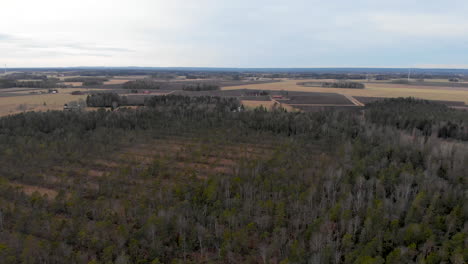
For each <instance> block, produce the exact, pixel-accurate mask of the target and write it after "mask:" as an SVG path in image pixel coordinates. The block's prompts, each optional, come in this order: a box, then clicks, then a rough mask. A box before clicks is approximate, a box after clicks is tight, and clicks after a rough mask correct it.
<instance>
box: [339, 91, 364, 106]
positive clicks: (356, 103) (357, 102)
mask: <svg viewBox="0 0 468 264" xmlns="http://www.w3.org/2000/svg"><path fill="white" fill-rule="evenodd" d="M343 95H344V96H345V97H346V98H348V100H350V101H351V102H352V103H353V104H354V105H357V106H364V104H363V103H361V102H359V101H358V100H356V98H354V97H352V96H351V95H347V94H343Z"/></svg>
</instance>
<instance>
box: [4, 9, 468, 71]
mask: <svg viewBox="0 0 468 264" xmlns="http://www.w3.org/2000/svg"><path fill="white" fill-rule="evenodd" d="M0 10H1V11H2V12H1V15H0V64H5V63H6V64H7V66H8V67H34V66H39V67H53V66H161V67H166V66H187V67H196V66H200V67H348V66H353V67H444V68H446V67H450V68H468V15H467V14H468V1H467V0H445V1H440V0H352V1H350V0H327V1H323V0H320V1H318V0H286V1H283V0H231V1H227V0H0Z"/></svg>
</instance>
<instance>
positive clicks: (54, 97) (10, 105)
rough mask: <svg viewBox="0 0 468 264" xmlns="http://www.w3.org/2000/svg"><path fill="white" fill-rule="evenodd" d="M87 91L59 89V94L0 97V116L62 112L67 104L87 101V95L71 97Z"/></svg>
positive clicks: (82, 89)
mask: <svg viewBox="0 0 468 264" xmlns="http://www.w3.org/2000/svg"><path fill="white" fill-rule="evenodd" d="M86 90H88V89H85V88H73V89H62V88H60V89H58V91H59V93H58V94H32V95H24V96H15V97H0V116H5V115H10V114H17V113H21V112H25V111H47V110H62V109H63V105H64V104H66V103H69V102H71V101H77V100H79V99H86V95H71V93H72V92H73V91H86ZM44 91H47V90H44ZM21 93H27V92H21ZM44 103H45V105H44Z"/></svg>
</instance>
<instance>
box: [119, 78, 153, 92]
mask: <svg viewBox="0 0 468 264" xmlns="http://www.w3.org/2000/svg"><path fill="white" fill-rule="evenodd" d="M123 88H124V89H129V90H154V89H161V83H159V82H155V81H153V80H151V79H143V80H135V81H129V82H126V83H124V84H123Z"/></svg>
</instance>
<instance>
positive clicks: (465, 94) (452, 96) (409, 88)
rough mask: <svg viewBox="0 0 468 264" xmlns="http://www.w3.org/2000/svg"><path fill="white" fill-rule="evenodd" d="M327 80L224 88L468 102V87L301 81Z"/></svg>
mask: <svg viewBox="0 0 468 264" xmlns="http://www.w3.org/2000/svg"><path fill="white" fill-rule="evenodd" d="M324 81H327V80H317V79H311V80H307V79H303V80H283V81H281V82H275V83H265V84H249V85H240V86H229V87H222V89H223V90H233V89H252V90H274V91H281V90H284V91H302V92H319V93H339V94H343V95H350V96H368V97H416V98H421V99H427V100H445V101H464V102H465V103H468V89H453V88H452V87H450V86H449V85H448V86H447V87H435V86H430V87H429V86H427V87H426V86H415V85H402V84H387V83H381V84H380V83H377V84H373V83H370V84H366V88H365V89H347V88H324V87H305V86H303V85H300V84H298V83H300V82H324Z"/></svg>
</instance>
